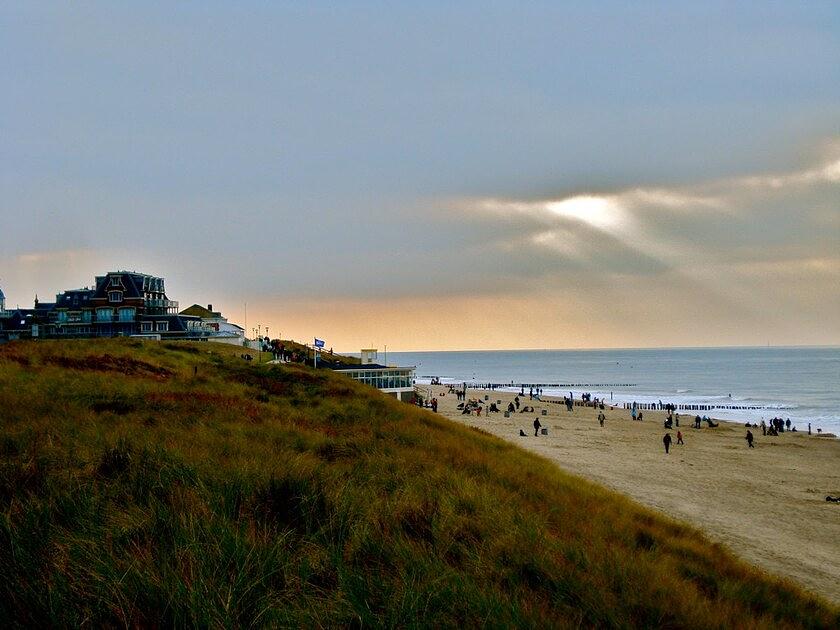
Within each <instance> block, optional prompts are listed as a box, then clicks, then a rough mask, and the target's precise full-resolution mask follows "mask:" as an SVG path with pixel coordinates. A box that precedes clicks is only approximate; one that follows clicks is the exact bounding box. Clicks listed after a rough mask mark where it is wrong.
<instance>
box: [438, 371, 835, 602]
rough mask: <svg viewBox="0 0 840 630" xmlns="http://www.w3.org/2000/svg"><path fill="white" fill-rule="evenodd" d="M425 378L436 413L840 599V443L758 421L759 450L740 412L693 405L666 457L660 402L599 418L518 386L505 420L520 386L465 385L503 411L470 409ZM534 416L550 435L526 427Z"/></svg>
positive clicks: (617, 409)
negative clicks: (516, 408)
mask: <svg viewBox="0 0 840 630" xmlns="http://www.w3.org/2000/svg"><path fill="white" fill-rule="evenodd" d="M423 387H424V388H426V389H429V390H430V391H431V392H432V394H433V395H434V396H436V397H437V399H438V413H440V414H442V415H444V416H446V417H448V418H449V419H451V420H455V421H457V422H461V423H462V424H465V425H467V426H471V427H475V428H478V429H481V430H483V431H486V432H488V433H491V434H493V435H496V436H497V437H500V438H502V439H505V440H507V441H510V442H513V443H515V444H517V445H519V446H522V447H523V448H526V449H528V450H531V451H533V452H536V453H538V454H540V455H542V456H544V457H546V458H547V459H549V460H551V461H553V462H554V463H556V464H557V465H558V466H560V467H561V468H563V469H564V470H566V471H568V472H570V473H572V474H577V475H579V476H581V477H584V478H586V479H589V480H591V481H594V482H596V483H599V484H601V485H604V486H606V487H608V488H610V489H613V490H616V491H618V492H620V493H622V494H624V495H626V496H629V497H630V498H632V499H634V500H636V501H638V502H639V503H641V504H643V505H645V506H647V507H651V508H653V509H656V510H659V511H661V512H663V513H665V514H666V515H668V516H670V517H673V518H676V519H678V520H681V521H684V522H687V523H689V524H691V525H694V526H696V527H699V528H700V529H702V530H703V531H704V532H705V533H706V534H707V535H709V536H710V538H711V539H712V540H715V541H718V542H721V543H723V544H724V545H726V546H728V547H729V548H730V549H731V550H732V551H734V552H735V553H736V554H737V555H739V556H741V557H742V558H744V559H745V560H747V561H748V562H751V563H753V564H755V565H757V566H759V567H761V568H763V569H765V570H767V571H769V572H771V573H776V574H779V575H783V576H785V577H789V578H791V579H793V580H795V581H797V582H798V583H799V584H801V585H803V586H804V587H805V588H808V589H810V590H812V591H814V592H815V593H818V594H820V595H822V596H823V597H826V598H827V599H829V600H830V601H832V602H833V603H835V604H840V579H838V577H840V506H838V505H837V504H832V503H828V502H826V501H825V497H826V495H835V496H836V495H840V469H838V468H837V462H838V461H840V441H838V440H836V439H832V438H830V437H828V436H826V435H822V436H818V435H817V434H816V433H814V434H813V435H811V436H809V435H808V434H807V431H796V432H785V433H783V434H781V435H779V436H778V437H771V436H762V435H761V432H760V430H758V431H754V434H755V435H756V448H754V449H750V448H748V447H747V444H746V442H745V440H744V435H745V433H746V429H745V427H744V425H743V422H741V423H739V422H737V421H731V420H730V421H727V420H723V421H722V422H721V423H720V425H719V426H718V427H717V428H707V427H705V425H704V428H702V429H694V428H693V419H694V414H692V415H691V421H692V422H691V426H689V423H688V415H683V414H680V415H681V416H682V417H681V420H682V422H681V425H682V426H681V427H679V429H678V428H677V427H674V428H673V429H672V430H670V431H668V432H670V433H671V435H672V436H673V437H674V439H675V440H676V433H677V430H680V431H682V433H683V436H684V438H685V444H684V445H679V446H677V445H676V444H675V445H674V446H673V447H672V449H671V453H670V454H669V455H665V452H664V448H663V444H662V437H663V435H664V433H665V432H666V430H665V429H664V428H663V426H662V422H663V420H664V418H665V415H666V412H664V411H658V410H656V411H653V410H650V411H645V412H644V417H645V419H644V420H643V421H641V422H639V421H636V422H634V421H632V420H631V419H630V412H629V411H628V410H625V409H623V408H620V407H617V406H616V405H615V403H614V404H613V405H612V407H613V408H612V409H610V406H609V404H608V403H606V402H605V411H604V414H605V416H606V421H605V426H604V427H603V428H602V427H600V426H599V424H598V421H597V419H596V416H597V412H598V410H597V409H594V408H593V407H583V406H575V407H574V410H573V411H572V412H571V413H569V412H568V411H567V410H566V408H565V406H564V405H562V399H561V400H560V403H561V404H557V403H556V402H554V401H555V400H556V397H554V396H544V397H543V400H542V401H537V400H533V401H531V400H528V395H527V393H526V394H525V396H524V397H520V401H521V404H522V405H528V406H533V407H534V412H533V413H512V414H511V415H510V417H508V418H505V417H504V413H503V411H504V409H505V408H506V407H507V404H508V402H510V401H513V399H514V397H515V396H516V394H517V393H518V392H510V391H501V390H498V389H496V390H483V389H472V388H468V389H467V399H468V400H469V399H471V398H477V399H479V400H480V401H481V402H482V403H484V397H485V396H488V398H489V401H488V402H495V401H496V400H502V405H501V406H500V409H501V410H502V412H500V413H494V414H491V415H490V417H489V418H488V417H487V416H486V415H485V413H482V415H481V416H480V417H477V416H476V415H474V414H472V415H463V414H462V413H461V411H460V410H459V409H457V404H458V401H457V400H456V396H455V395H454V394H449V393H448V385H423ZM526 391H527V390H526ZM441 393H444V394H445V395H444V396H441V395H440V394H441ZM549 399H551V400H549ZM543 410H545V415H542V412H543ZM701 415H702V414H701ZM534 418H537V419H539V420H540V423H541V425H542V426H543V427H545V428H547V429H548V435H540V436H537V437H535V436H534V435H533V433H534V429H533V424H532V423H533V421H534ZM715 420H716V421H717V420H719V418H717V417H715ZM739 425H740V426H739ZM520 430H522V431H524V433H525V436H520V434H519V432H520Z"/></svg>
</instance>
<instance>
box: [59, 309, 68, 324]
mask: <svg viewBox="0 0 840 630" xmlns="http://www.w3.org/2000/svg"><path fill="white" fill-rule="evenodd" d="M58 321H59V322H62V323H64V322H66V321H67V311H58Z"/></svg>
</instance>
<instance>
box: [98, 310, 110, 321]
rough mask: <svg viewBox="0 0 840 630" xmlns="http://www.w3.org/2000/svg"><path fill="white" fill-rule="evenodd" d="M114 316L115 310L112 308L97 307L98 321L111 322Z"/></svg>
mask: <svg viewBox="0 0 840 630" xmlns="http://www.w3.org/2000/svg"><path fill="white" fill-rule="evenodd" d="M113 318H114V312H113V311H112V310H111V309H110V308H98V309H96V321H98V322H110V321H111V320H112V319H113Z"/></svg>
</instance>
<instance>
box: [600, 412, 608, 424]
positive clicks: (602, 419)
mask: <svg viewBox="0 0 840 630" xmlns="http://www.w3.org/2000/svg"><path fill="white" fill-rule="evenodd" d="M606 419H607V417H606V416H605V415H604V412H603V411H599V412H598V424H600V425H601V426H604V420H606Z"/></svg>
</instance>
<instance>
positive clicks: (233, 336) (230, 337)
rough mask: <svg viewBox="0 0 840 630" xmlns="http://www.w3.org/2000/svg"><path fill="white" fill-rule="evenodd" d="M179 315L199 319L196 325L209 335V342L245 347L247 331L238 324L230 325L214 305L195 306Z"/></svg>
mask: <svg viewBox="0 0 840 630" xmlns="http://www.w3.org/2000/svg"><path fill="white" fill-rule="evenodd" d="M179 314H180V315H191V316H193V317H198V318H199V321H198V322H196V323H197V325H198V326H199V327H200V328H201V329H202V330H204V331H206V332H207V333H208V335H207V337H206V338H207V341H215V342H218V343H229V344H233V345H235V346H242V345H245V329H244V328H243V327H242V326H240V325H238V324H232V323H230V322H229V321H228V320H227V318H226V317H222V314H221V313H220V312H218V311H214V310H213V305H212V304H208V305H207V307H204V306H201V305H200V304H193V305H192V306H190V307H189V308H185V309H184V310H183V311H181V312H180V313H179Z"/></svg>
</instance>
